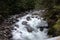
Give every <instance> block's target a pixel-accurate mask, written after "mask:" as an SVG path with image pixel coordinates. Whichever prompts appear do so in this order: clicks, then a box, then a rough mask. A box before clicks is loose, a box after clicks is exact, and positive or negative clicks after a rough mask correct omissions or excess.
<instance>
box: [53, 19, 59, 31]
mask: <svg viewBox="0 0 60 40" xmlns="http://www.w3.org/2000/svg"><path fill="white" fill-rule="evenodd" d="M53 28H55V29H56V30H57V31H59V30H60V19H58V21H57V22H56V24H55V25H54V26H53Z"/></svg>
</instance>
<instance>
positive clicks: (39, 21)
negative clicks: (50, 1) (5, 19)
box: [12, 11, 48, 40]
mask: <svg viewBox="0 0 60 40" xmlns="http://www.w3.org/2000/svg"><path fill="white" fill-rule="evenodd" d="M38 13H39V12H38V11H34V12H29V13H28V14H27V15H25V16H23V17H19V18H18V20H19V22H16V23H15V24H14V25H13V26H14V28H13V30H12V35H13V37H12V39H13V40H46V39H47V38H48V36H47V32H48V29H47V27H48V23H47V22H46V21H45V20H43V18H42V17H40V16H39V14H38ZM37 14H38V15H37Z"/></svg>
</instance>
